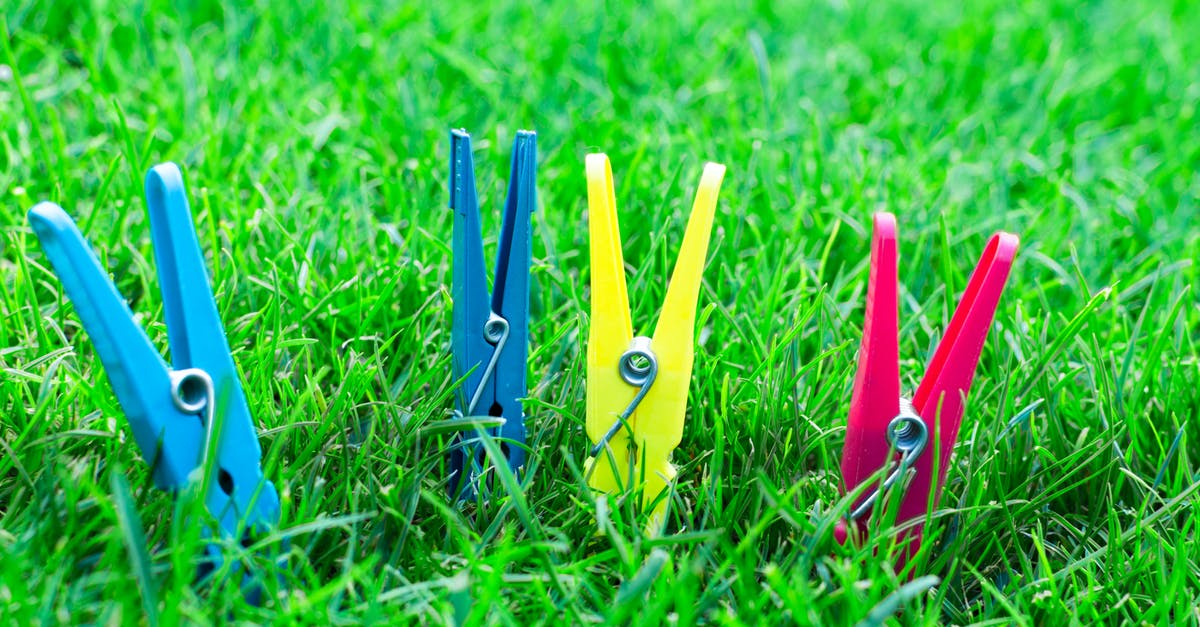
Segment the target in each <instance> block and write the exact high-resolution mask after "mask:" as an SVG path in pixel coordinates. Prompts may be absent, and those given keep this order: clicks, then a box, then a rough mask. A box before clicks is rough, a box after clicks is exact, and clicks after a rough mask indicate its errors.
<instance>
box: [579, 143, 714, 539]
mask: <svg viewBox="0 0 1200 627" xmlns="http://www.w3.org/2000/svg"><path fill="white" fill-rule="evenodd" d="M586 164H587V182H588V229H589V231H590V235H591V266H592V268H591V273H592V277H591V282H592V294H591V297H592V315H591V334H590V337H589V338H588V355H587V360H588V370H587V433H588V437H589V438H590V439H591V441H592V443H593V447H592V449H591V456H590V459H589V462H588V469H587V472H588V473H589V474H588V484H589V485H590V486H591V487H592V489H594V490H597V491H599V492H603V493H613V492H619V491H622V490H624V489H626V488H629V487H632V486H641V488H642V506H643V507H650V506H651V505H653V506H654V509H653V512H652V514H651V518H650V524H649V528H650V529H655V528H657V527H658V526H659V525H660V524H661V522H662V519H663V513H664V512H665V509H666V499H661V500H660V499H659V496H660V495H661V494H662V493H663V491H664V490H665V489H666V488H667V486H668V485H669V484H670V482H671V481H672V480H673V479H674V478H675V473H676V471H675V467H674V466H672V465H671V461H670V457H671V451H673V450H674V449H675V447H676V446H678V445H679V442H680V440H681V439H682V437H683V421H684V416H685V414H686V412H687V399H688V387H689V386H690V384H691V380H692V360H693V358H694V343H695V326H696V302H697V300H698V298H699V294H700V279H701V275H702V273H703V271H704V259H705V255H706V254H707V250H708V240H709V235H710V232H711V231H712V223H713V215H714V213H715V211H716V205H717V194H718V192H719V191H720V189H721V179H722V178H723V177H724V176H725V166H723V165H719V164H716V163H707V164H705V166H704V173H703V174H702V175H701V177H700V187H699V189H698V190H697V193H696V200H695V204H693V205H692V214H691V217H690V218H689V219H688V225H687V231H686V233H685V234H684V237H683V245H682V247H681V248H680V250H679V257H678V259H677V260H676V262H675V270H674V273H673V274H672V275H671V283H670V284H669V285H668V286H667V296H666V300H665V301H664V302H663V308H662V313H661V314H659V318H658V324H657V325H656V326H655V328H654V337H653V338H647V337H640V336H639V337H634V335H633V324H632V320H631V316H630V311H629V296H628V292H627V290H626V287H625V261H624V258H623V256H622V254H621V232H620V228H619V227H618V224H617V204H616V195H615V193H614V191H613V177H612V167H611V166H610V165H609V162H608V157H607V156H605V155H603V154H591V155H588V156H587V160H586Z"/></svg>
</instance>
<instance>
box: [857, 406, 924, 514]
mask: <svg viewBox="0 0 1200 627" xmlns="http://www.w3.org/2000/svg"><path fill="white" fill-rule="evenodd" d="M887 433H888V435H887V437H888V441H889V442H891V445H892V448H894V449H895V450H896V452H898V453H900V462H899V464H898V465H897V466H896V469H895V470H893V471H892V472H891V474H889V475H888V476H887V478H886V479H884V480H883V484H882V485H880V486H879V487H878V488H876V489H875V490H874V491H872V492H871V493H870V494H868V495H867V498H865V499H863V502H862V503H859V504H858V507H855V508H854V509H853V510H851V511H850V515H849V518H850V520H858V519H859V518H862V517H863V516H864V515H866V513H867V512H869V511H871V507H872V506H874V505H875V501H876V500H878V499H879V495H880V494H883V493H884V492H886V491H887V490H890V489H891V487H892V486H893V485H895V483H896V482H897V481H899V480H900V478H901V477H903V476H904V475H905V473H906V472H907V471H908V469H909V468H911V467H912V466H913V464H915V463H917V458H918V457H920V456H921V453H922V452H923V451H924V450H925V445H926V444H927V443H928V442H929V429H928V428H927V427H926V426H925V421H923V420H921V416H919V415H918V414H917V410H916V409H915V408H914V407H913V404H912V401H910V400H908V399H906V398H904V397H901V398H900V413H899V414H897V415H896V417H895V418H892V421H891V422H889V423H888V431H887Z"/></svg>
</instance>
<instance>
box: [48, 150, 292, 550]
mask: <svg viewBox="0 0 1200 627" xmlns="http://www.w3.org/2000/svg"><path fill="white" fill-rule="evenodd" d="M146 198H147V203H148V210H149V214H150V223H151V232H152V238H153V241H154V244H155V246H154V249H155V258H156V262H157V266H158V276H159V284H160V286H161V289H162V298H163V310H164V315H165V317H166V320H167V325H168V328H167V333H168V341H169V343H170V348H171V356H172V359H173V361H174V368H169V367H168V366H167V364H166V362H165V361H164V360H163V358H162V356H161V355H160V354H159V352H158V350H157V349H156V348H155V347H154V344H153V343H152V342H151V341H150V339H149V338H148V337H147V336H146V334H145V333H144V332H143V331H142V329H141V328H139V327H138V325H137V323H136V322H135V321H134V319H133V315H132V313H131V312H130V310H129V307H128V305H127V304H126V302H125V300H124V298H122V296H121V294H120V292H118V291H117V288H116V286H115V285H114V284H113V282H112V280H111V279H110V278H109V277H108V274H107V273H106V272H105V271H104V269H103V267H102V266H101V265H100V262H99V260H98V259H97V258H96V255H95V253H93V252H92V250H91V248H90V247H89V246H88V244H87V242H86V241H85V240H84V238H83V235H82V234H80V232H79V229H78V227H76V225H75V222H74V221H73V220H71V218H70V217H69V216H67V214H66V212H64V211H63V210H62V208H61V207H59V206H57V205H55V204H53V203H47V202H44V203H41V204H39V205H37V206H35V207H34V208H33V209H31V210H30V212H29V222H30V225H31V226H32V228H33V231H34V233H35V234H36V235H37V237H38V240H39V241H40V242H41V245H42V248H43V250H44V251H45V253H46V256H47V257H48V258H49V259H50V262H51V264H52V265H53V266H54V269H55V271H56V273H57V274H58V276H59V278H60V280H61V281H62V283H63V287H64V288H65V290H66V292H67V294H68V295H69V296H70V297H71V300H72V302H73V303H74V306H75V312H76V314H77V315H78V316H79V318H80V320H81V321H82V322H83V326H84V328H85V329H86V330H87V331H88V335H89V336H90V337H91V339H92V344H93V346H95V349H96V353H97V355H99V357H100V361H101V363H102V364H103V365H104V369H105V372H107V373H108V378H109V382H110V383H111V384H112V387H113V391H114V392H115V393H116V396H117V400H118V401H119V402H120V404H121V408H122V410H123V411H124V412H125V415H126V417H127V418H128V420H129V425H130V428H131V429H132V431H133V435H134V440H135V441H136V443H137V445H138V448H139V449H140V450H141V452H142V457H143V458H144V459H145V460H146V462H147V463H148V464H150V466H151V467H152V468H153V469H154V478H155V483H156V485H158V486H159V487H160V488H162V489H165V490H169V491H175V490H179V489H181V488H183V487H184V486H185V485H187V484H188V483H189V482H190V481H192V480H194V479H195V476H194V475H193V472H194V471H195V470H196V469H197V468H204V467H205V466H206V465H207V464H209V463H212V464H213V466H214V468H213V473H214V475H213V478H212V479H213V480H212V481H211V482H210V485H209V486H208V489H207V492H206V493H205V504H206V506H207V508H208V511H209V512H210V513H211V514H212V515H213V516H214V517H215V518H216V519H217V520H218V521H219V524H220V533H221V534H222V535H224V536H225V537H229V538H238V539H240V538H242V535H241V534H242V533H243V531H264V530H266V529H268V528H271V527H274V526H275V525H276V524H277V523H278V521H279V496H278V493H277V492H276V490H275V487H274V485H273V484H272V483H271V482H270V481H269V480H267V479H266V478H265V477H264V476H263V473H262V467H261V460H262V450H261V448H260V447H259V443H258V438H257V435H256V433H255V429H254V424H253V422H252V420H251V417H250V410H249V406H248V405H247V403H246V398H245V394H244V393H243V391H242V388H241V384H240V382H239V379H238V376H237V370H236V368H235V366H234V364H233V359H232V357H231V356H230V354H229V346H228V343H227V341H226V339H225V332H224V328H223V327H222V325H221V321H220V316H219V314H218V313H217V308H216V302H215V300H214V298H213V295H212V290H211V288H210V287H209V282H208V276H207V273H206V271H205V268H204V257H203V254H202V253H201V252H200V246H199V242H198V240H197V239H196V233H195V230H194V228H193V227H192V223H191V212H190V210H189V208H188V203H187V197H186V195H185V192H184V187H183V179H182V176H181V175H180V173H179V169H178V168H177V167H176V166H175V165H174V164H170V163H168V164H163V165H159V166H155V167H154V168H153V169H152V170H151V171H150V173H149V174H148V175H147V177H146ZM205 533H206V534H207V533H209V531H208V530H206V531H205ZM209 554H210V558H211V559H212V560H215V561H219V559H220V556H219V555H217V554H216V551H215V548H212V547H210V550H209Z"/></svg>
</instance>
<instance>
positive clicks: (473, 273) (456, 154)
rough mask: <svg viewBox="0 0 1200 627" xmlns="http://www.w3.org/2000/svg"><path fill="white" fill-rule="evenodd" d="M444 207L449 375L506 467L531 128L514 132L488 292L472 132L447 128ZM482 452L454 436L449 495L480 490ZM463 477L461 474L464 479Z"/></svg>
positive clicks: (524, 330) (524, 318)
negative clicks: (449, 235)
mask: <svg viewBox="0 0 1200 627" xmlns="http://www.w3.org/2000/svg"><path fill="white" fill-rule="evenodd" d="M450 185H451V194H450V208H451V209H453V210H454V270H453V285H452V287H451V296H452V297H453V299H454V312H453V314H452V317H453V329H452V333H451V341H452V343H453V352H454V376H455V378H456V379H460V380H462V381H463V385H462V386H461V387H460V388H459V390H458V395H457V404H458V411H459V413H460V414H461V415H462V416H463V417H475V416H489V417H492V418H495V419H496V420H495V422H498V423H499V426H498V427H495V428H491V429H488V433H490V434H491V435H492V436H493V437H497V438H499V444H500V450H501V451H502V452H503V453H504V455H505V457H506V458H507V461H508V467H509V468H510V469H512V471H513V472H514V473H519V472H520V470H521V468H522V467H523V466H524V465H525V414H524V409H523V408H522V406H521V399H523V398H524V397H525V394H526V388H525V362H526V359H527V355H528V352H529V265H530V260H531V257H532V252H531V245H532V240H531V238H530V230H531V228H530V219H531V217H532V215H533V211H534V208H535V206H536V204H537V199H536V196H535V194H536V193H537V188H536V186H537V134H536V133H534V132H532V131H518V132H517V137H516V140H515V141H514V142H513V156H512V173H511V175H510V177H509V181H508V200H507V202H506V203H505V204H504V222H503V224H502V225H501V228H500V244H499V250H497V252H496V280H495V283H494V285H493V287H492V291H491V294H490V295H489V293H488V283H487V274H486V270H485V269H484V261H483V235H482V231H481V227H480V224H479V199H478V197H477V196H476V194H475V165H474V162H473V161H472V158H471V136H470V135H468V134H467V133H466V132H465V131H461V130H456V131H451V133H450ZM486 457H487V455H486V453H485V449H484V448H483V446H481V443H480V441H479V438H478V437H476V436H472V435H471V434H470V433H462V434H460V436H459V438H458V441H457V442H456V443H455V444H454V445H453V447H452V448H451V454H450V473H451V475H450V482H449V487H450V494H451V496H456V497H458V498H459V499H463V500H466V499H472V498H474V497H475V494H476V493H477V491H478V490H479V489H480V486H479V479H480V477H481V476H482V474H483V472H484V469H485V468H486V464H485V462H486V461H487V460H486ZM464 477H465V478H466V479H467V480H466V481H463V479H464Z"/></svg>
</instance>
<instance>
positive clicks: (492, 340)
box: [467, 312, 508, 416]
mask: <svg viewBox="0 0 1200 627" xmlns="http://www.w3.org/2000/svg"><path fill="white" fill-rule="evenodd" d="M483 339H484V340H486V341H487V343H488V344H491V345H492V346H495V347H496V350H495V351H493V352H492V358H491V359H489V360H488V364H487V367H486V368H484V369H483V377H482V378H480V379H479V385H478V386H477V387H476V388H475V393H474V394H472V395H471V402H470V403H468V404H467V415H468V416H474V415H475V405H477V404H478V403H479V399H480V397H482V396H483V390H484V388H485V387H486V386H487V384H488V381H490V380H491V378H492V375H493V374H495V372H496V363H497V362H499V361H500V354H501V353H503V352H504V345H505V344H507V343H508V320H505V319H504V318H501V317H500V316H498V315H496V312H491V313H490V314H489V315H488V321H487V322H485V323H484V325H483Z"/></svg>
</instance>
